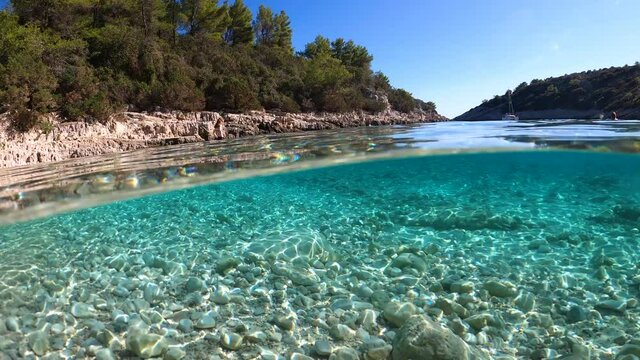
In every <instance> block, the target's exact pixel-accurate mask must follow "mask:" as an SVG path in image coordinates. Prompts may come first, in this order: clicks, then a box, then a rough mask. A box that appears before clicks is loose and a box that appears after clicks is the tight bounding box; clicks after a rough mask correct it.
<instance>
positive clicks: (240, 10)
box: [225, 0, 253, 45]
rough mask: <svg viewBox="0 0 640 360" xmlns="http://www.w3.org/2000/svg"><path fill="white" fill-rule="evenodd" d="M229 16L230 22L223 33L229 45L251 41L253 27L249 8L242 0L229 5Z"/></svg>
mask: <svg viewBox="0 0 640 360" xmlns="http://www.w3.org/2000/svg"><path fill="white" fill-rule="evenodd" d="M229 18H230V19H231V22H230V24H229V27H228V29H227V32H226V33H225V40H226V41H227V43H229V44H231V45H239V44H251V43H253V27H252V26H251V19H252V18H253V16H252V15H251V10H249V8H248V7H247V6H246V5H245V4H244V2H243V1H242V0H236V2H235V3H234V4H233V5H231V6H230V7H229Z"/></svg>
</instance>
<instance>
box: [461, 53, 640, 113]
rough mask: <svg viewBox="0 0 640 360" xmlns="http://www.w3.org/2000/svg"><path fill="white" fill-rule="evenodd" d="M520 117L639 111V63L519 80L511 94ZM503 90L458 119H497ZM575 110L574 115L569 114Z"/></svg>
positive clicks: (505, 101)
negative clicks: (526, 80) (546, 77)
mask: <svg viewBox="0 0 640 360" xmlns="http://www.w3.org/2000/svg"><path fill="white" fill-rule="evenodd" d="M512 100H513V105H514V107H515V110H516V113H519V114H520V118H536V117H540V116H544V115H545V114H547V115H548V117H557V116H555V115H559V116H560V115H561V117H567V116H569V117H584V116H589V117H597V116H599V115H604V116H609V114H610V113H611V112H612V111H615V112H617V113H618V115H619V116H620V117H622V118H638V117H639V115H640V64H638V63H636V64H635V65H632V66H623V67H611V68H607V69H601V70H591V71H585V72H580V73H574V74H570V75H565V76H560V77H552V78H548V79H545V80H533V81H531V83H529V84H527V83H526V82H525V83H522V84H520V85H518V87H516V88H515V90H514V91H513V94H512ZM507 109H508V99H507V96H506V94H505V95H502V96H498V95H496V96H495V97H494V98H493V99H491V100H485V101H484V102H483V103H482V104H481V105H479V106H477V107H475V108H473V109H471V110H469V111H468V112H466V113H464V114H462V115H460V116H459V117H458V118H456V119H459V120H489V119H493V120H495V119H500V118H501V115H502V114H503V113H505V112H507ZM572 114H575V115H576V116H571V115H572Z"/></svg>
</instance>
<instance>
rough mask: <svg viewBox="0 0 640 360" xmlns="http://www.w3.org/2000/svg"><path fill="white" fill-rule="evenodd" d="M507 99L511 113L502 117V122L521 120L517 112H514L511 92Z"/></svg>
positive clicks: (508, 93) (508, 92)
mask: <svg viewBox="0 0 640 360" xmlns="http://www.w3.org/2000/svg"><path fill="white" fill-rule="evenodd" d="M507 97H508V98H509V112H508V113H506V114H504V115H502V120H515V121H518V120H520V118H519V117H518V115H516V112H515V111H514V110H513V102H512V101H511V90H509V91H507Z"/></svg>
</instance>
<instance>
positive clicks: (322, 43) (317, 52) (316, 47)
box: [301, 35, 331, 59]
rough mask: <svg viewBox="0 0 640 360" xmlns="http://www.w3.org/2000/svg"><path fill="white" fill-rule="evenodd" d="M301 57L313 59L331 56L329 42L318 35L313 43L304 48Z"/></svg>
mask: <svg viewBox="0 0 640 360" xmlns="http://www.w3.org/2000/svg"><path fill="white" fill-rule="evenodd" d="M301 55H302V56H304V57H305V58H307V59H314V58H316V57H319V56H321V55H322V56H324V55H331V41H330V40H329V39H327V38H326V37H324V36H322V35H318V36H316V38H315V40H313V42H311V43H308V44H307V45H306V46H305V47H304V51H303V52H302V53H301Z"/></svg>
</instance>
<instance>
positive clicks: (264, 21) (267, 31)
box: [253, 5, 276, 46]
mask: <svg viewBox="0 0 640 360" xmlns="http://www.w3.org/2000/svg"><path fill="white" fill-rule="evenodd" d="M253 31H254V32H255V33H256V43H257V44H258V45H266V46H271V45H273V44H274V43H275V36H276V24H275V21H274V17H273V12H272V11H271V9H270V8H268V7H266V6H264V5H260V7H259V9H258V15H256V20H255V21H254V22H253Z"/></svg>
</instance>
